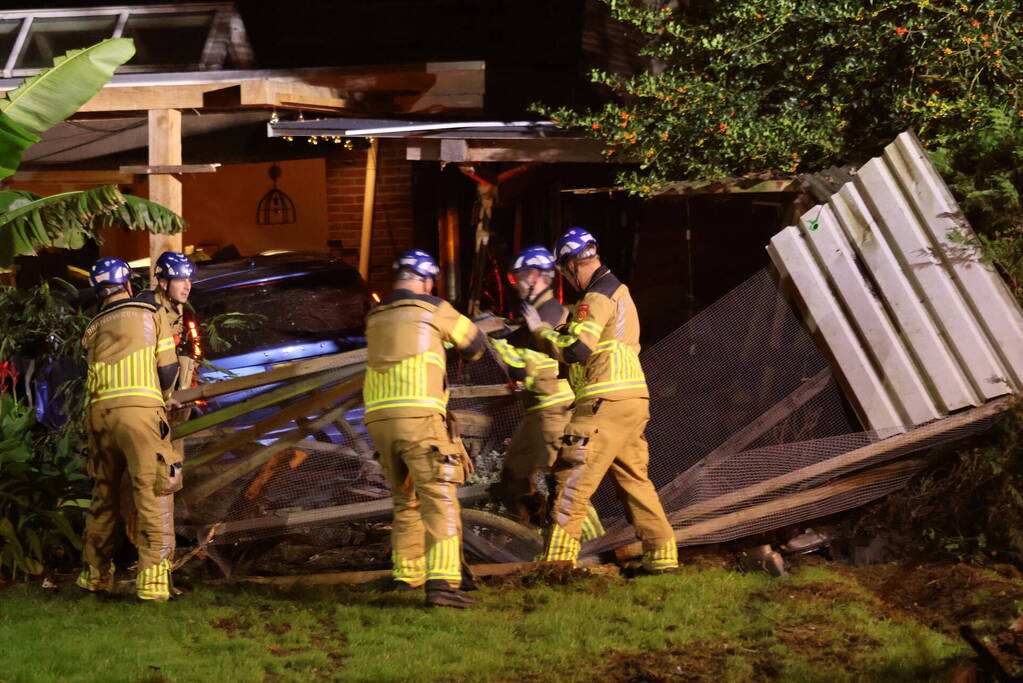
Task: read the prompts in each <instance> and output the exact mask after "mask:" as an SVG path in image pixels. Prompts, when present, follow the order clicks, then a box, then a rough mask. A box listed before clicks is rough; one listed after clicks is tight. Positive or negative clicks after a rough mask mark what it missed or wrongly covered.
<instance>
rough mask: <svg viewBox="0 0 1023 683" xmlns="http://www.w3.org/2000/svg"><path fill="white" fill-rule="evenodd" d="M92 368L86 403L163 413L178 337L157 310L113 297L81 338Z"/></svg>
mask: <svg viewBox="0 0 1023 683" xmlns="http://www.w3.org/2000/svg"><path fill="white" fill-rule="evenodd" d="M82 346H83V347H84V348H85V355H86V361H87V363H88V366H89V369H88V375H87V377H86V392H87V398H86V400H87V402H88V403H89V404H93V403H98V402H100V401H109V402H110V403H107V404H106V405H108V406H110V407H117V406H138V407H150V406H151V407H162V406H163V405H164V390H165V389H167V388H169V387H170V386H171V385H172V384H173V379H174V376H175V375H176V373H177V364H178V360H177V356H176V355H175V353H174V337H173V335H172V333H171V331H170V330H169V329H167V328H166V323H165V322H164V320H163V319H162V318H161V317H160V316H159V315H158V314H157V311H156V307H154V306H152V305H150V304H146V303H143V302H139V301H135V300H132V299H129V298H128V297H127V295H122V296H120V297H114V298H113V301H111V302H110V303H109V304H108V305H107V306H106V307H104V308H103V309H102V310H101V311H100V313H99V314H98V315H97V316H96V317H95V318H93V319H92V321H91V322H90V323H89V325H88V327H86V329H85V335H84V336H83V338H82Z"/></svg>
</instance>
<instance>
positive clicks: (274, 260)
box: [192, 252, 356, 291]
mask: <svg viewBox="0 0 1023 683" xmlns="http://www.w3.org/2000/svg"><path fill="white" fill-rule="evenodd" d="M195 269H196V273H195V277H194V278H192V286H193V287H194V288H195V289H196V290H197V291H212V290H216V289H223V288H226V287H237V286H239V285H245V284H252V283H257V282H263V281H267V280H278V279H285V278H292V277H301V276H303V275H308V274H310V273H320V272H327V271H332V270H333V271H351V272H356V270H355V268H353V267H352V266H351V265H350V264H348V263H346V262H345V261H342V260H341V259H338V258H334V257H332V256H330V255H329V254H321V253H318V252H288V253H285V254H273V255H267V256H245V257H242V258H235V259H225V260H219V261H199V262H197V263H196V264H195Z"/></svg>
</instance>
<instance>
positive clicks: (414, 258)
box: [394, 249, 440, 279]
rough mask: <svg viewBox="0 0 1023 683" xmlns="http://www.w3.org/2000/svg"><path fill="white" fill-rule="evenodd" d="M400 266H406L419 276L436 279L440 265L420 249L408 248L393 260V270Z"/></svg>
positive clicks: (398, 268) (397, 269) (400, 267)
mask: <svg viewBox="0 0 1023 683" xmlns="http://www.w3.org/2000/svg"><path fill="white" fill-rule="evenodd" d="M402 268H407V269H408V270H411V271H412V272H413V273H415V274H416V275H419V276H420V277H430V278H433V279H437V276H438V275H440V266H438V265H437V262H436V261H434V260H433V257H432V256H430V255H429V254H427V253H426V252H425V251H423V250H422V249H409V250H408V251H406V252H404V253H402V255H401V256H399V257H398V260H397V261H395V262H394V270H395V272H397V271H399V270H401V269H402Z"/></svg>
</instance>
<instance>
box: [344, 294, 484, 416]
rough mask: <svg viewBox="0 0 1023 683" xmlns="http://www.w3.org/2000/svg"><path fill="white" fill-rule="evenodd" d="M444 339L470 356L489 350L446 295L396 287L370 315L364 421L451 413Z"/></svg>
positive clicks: (364, 384) (479, 334) (363, 391)
mask: <svg viewBox="0 0 1023 683" xmlns="http://www.w3.org/2000/svg"><path fill="white" fill-rule="evenodd" d="M445 344H450V345H453V346H454V348H455V349H456V350H457V351H458V352H459V354H460V355H461V356H462V357H463V358H465V359H467V360H470V361H473V360H476V359H478V358H479V357H480V356H482V355H483V352H484V351H485V350H486V338H485V337H484V335H483V333H482V332H480V330H479V329H478V328H477V327H476V326H475V325H473V324H472V321H471V320H469V319H468V318H466V317H465V316H464V315H462V314H461V313H459V312H458V311H456V310H455V308H454V307H453V306H452V305H451V304H449V303H448V302H447V301H444V300H443V299H440V298H437V297H435V296H430V295H427V294H413V293H412V292H410V291H408V290H405V289H398V290H395V291H394V293H393V294H392V295H391V296H390V298H389V299H388V300H387V301H386V302H384V303H382V304H381V305H379V306H377V307H376V308H374V309H373V310H372V311H370V312H369V315H368V316H367V317H366V354H367V362H366V377H365V380H364V383H363V387H362V395H363V399H364V405H365V410H366V418H365V421H366V422H372V421H374V420H383V419H389V418H394V417H421V416H426V415H435V414H438V413H439V414H442V415H443V414H444V413H446V412H447V405H448V387H447V360H446V357H445Z"/></svg>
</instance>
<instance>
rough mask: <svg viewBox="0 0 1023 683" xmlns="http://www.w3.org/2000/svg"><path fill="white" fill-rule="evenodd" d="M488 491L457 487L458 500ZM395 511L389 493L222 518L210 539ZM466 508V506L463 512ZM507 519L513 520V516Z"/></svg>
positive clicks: (471, 499)
mask: <svg viewBox="0 0 1023 683" xmlns="http://www.w3.org/2000/svg"><path fill="white" fill-rule="evenodd" d="M295 445H296V446H297V447H299V448H302V447H303V446H302V443H301V441H298V442H296V444H295ZM489 495H490V494H488V493H487V487H486V486H466V487H463V488H460V489H458V501H459V503H461V504H462V505H463V506H466V505H472V504H474V503H478V502H480V501H482V500H486V499H487V498H488V497H489ZM393 511H394V502H393V501H392V500H391V498H390V496H388V497H386V498H380V499H379V500H368V501H364V502H362V503H348V504H347V505H332V506H330V507H324V508H316V509H313V510H292V509H284V510H273V511H270V512H267V514H265V515H262V516H260V517H253V518H252V519H237V520H231V521H228V522H219V523H218V524H217V528H216V534H215V535H214V536H213V537H211V541H213V542H216V539H217V538H220V537H224V536H232V537H237V536H238V535H239V534H246V533H254V534H260V535H265V534H266V533H267V532H270V533H281V532H284V531H287V530H288V529H295V528H299V527H306V526H313V525H317V524H334V523H337V522H354V521H358V520H362V519H376V518H383V517H390V516H391V514H392V513H393ZM466 511H467V510H463V512H466ZM507 521H508V522H509V523H513V522H511V520H507ZM234 540H236V538H232V542H233V541H234Z"/></svg>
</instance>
